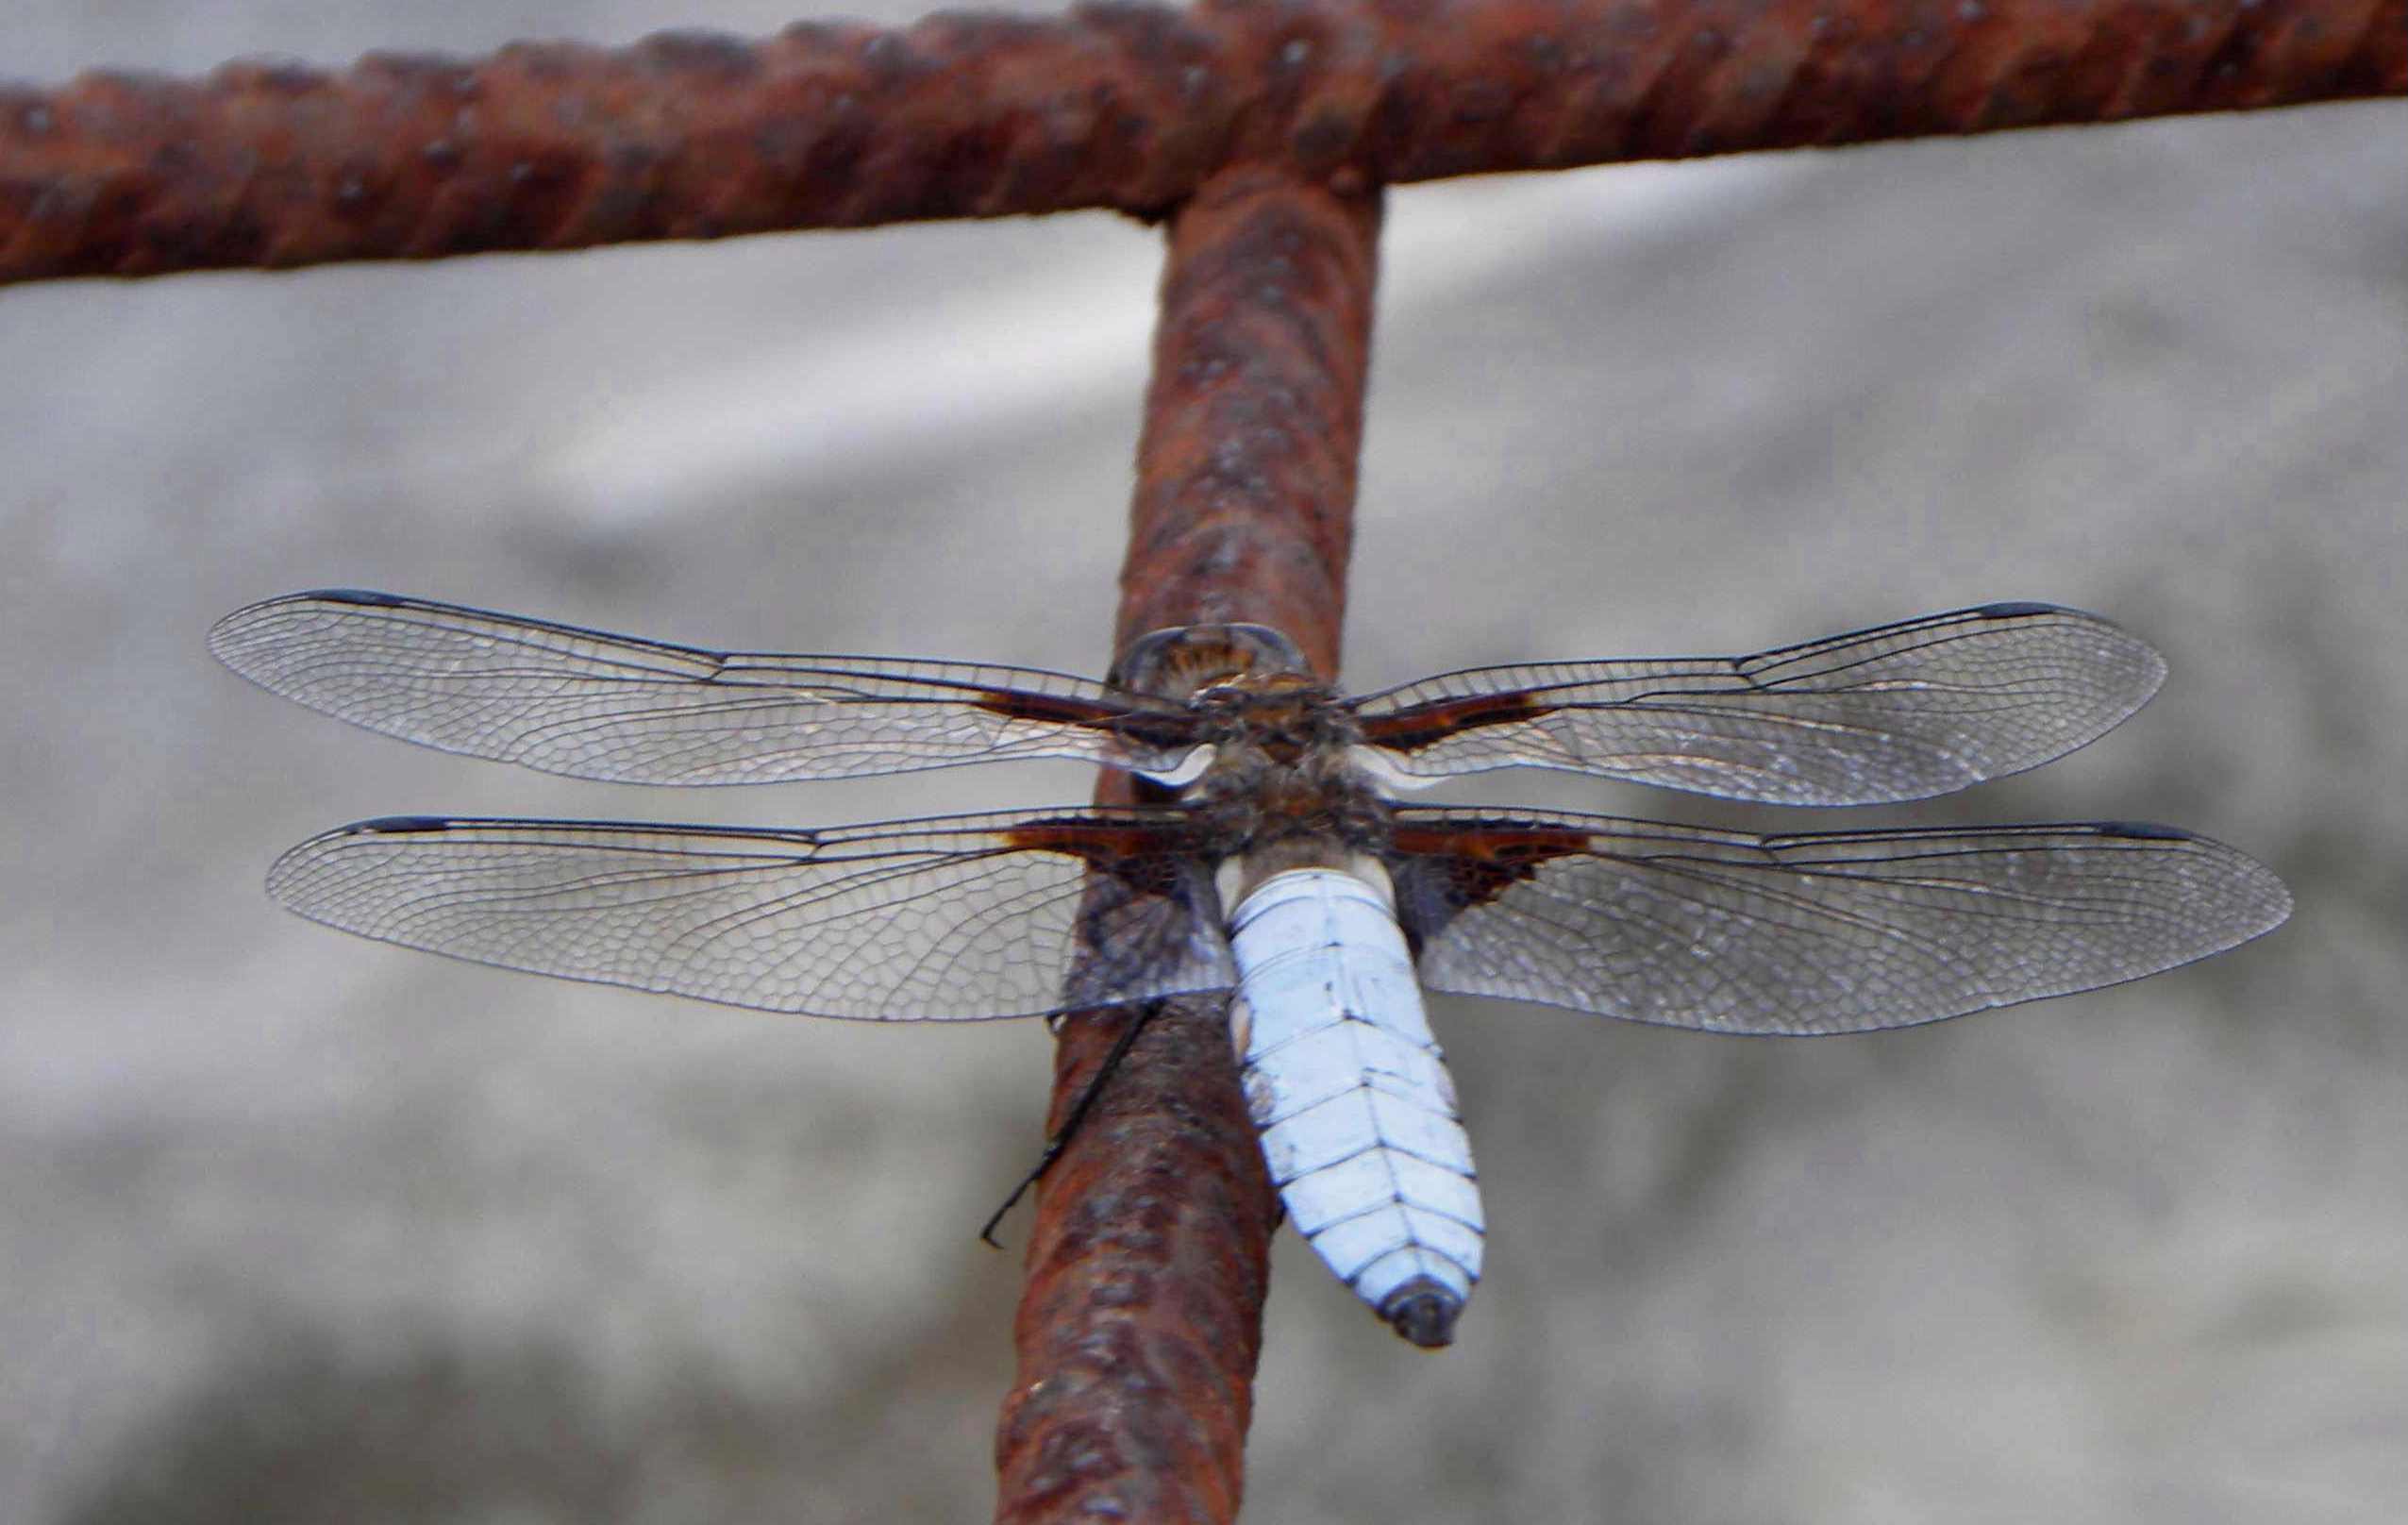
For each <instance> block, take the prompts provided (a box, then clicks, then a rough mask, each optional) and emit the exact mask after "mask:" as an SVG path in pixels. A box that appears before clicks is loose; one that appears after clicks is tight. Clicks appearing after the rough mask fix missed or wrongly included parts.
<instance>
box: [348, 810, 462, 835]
mask: <svg viewBox="0 0 2408 1525" xmlns="http://www.w3.org/2000/svg"><path fill="white" fill-rule="evenodd" d="M449 825H451V820H450V818H449V817H448V816H443V815H379V816H377V817H376V819H375V820H373V821H354V822H352V823H351V824H350V825H349V826H346V827H344V828H343V834H344V835H359V836H366V835H369V834H371V833H374V834H376V835H377V836H397V835H399V834H401V833H403V832H405V831H441V830H443V829H444V828H445V827H447V826H449Z"/></svg>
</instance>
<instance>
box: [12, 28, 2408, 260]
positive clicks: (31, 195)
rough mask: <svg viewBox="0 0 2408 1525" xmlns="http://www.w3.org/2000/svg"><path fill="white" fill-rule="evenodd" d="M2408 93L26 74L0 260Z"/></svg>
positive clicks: (1117, 191) (1830, 31) (857, 48)
mask: <svg viewBox="0 0 2408 1525" xmlns="http://www.w3.org/2000/svg"><path fill="white" fill-rule="evenodd" d="M2400 93H2408V0H1294V3H1286V4H1281V3H1265V0H1209V3H1207V4H1204V5H1202V6H1199V7H1197V8H1195V9H1192V10H1173V9H1165V8H1153V7H1147V6H1137V5H1090V6H1086V7H1082V8H1079V9H1076V10H1073V11H1071V12H1069V13H1068V14H1067V15H1063V16H1047V17H1014V16H1008V15H1001V14H984V13H956V14H946V15H937V16H931V17H929V18H928V19H926V20H924V21H921V22H919V23H916V24H914V25H911V26H907V27H902V28H899V29H894V30H887V29H880V28H874V27H868V26H862V25H852V24H844V23H828V24H807V25H797V26H794V27H792V28H790V29H788V30H786V31H784V32H781V33H779V34H778V35H777V36H775V37H771V38H767V39H764V40H761V41H758V42H750V41H742V40H736V39H729V38H720V37H705V36H694V35H671V36H663V37H657V38H653V39H651V40H649V41H646V42H641V43H638V44H637V45H635V46H633V47H629V48H625V49H616V50H606V49H601V48H593V47H583V46H577V45H573V44H566V43H546V44H520V45H515V46H512V47H508V48H505V49H503V50H502V51H501V52H499V53H496V54H494V55H493V56H492V57H490V58H485V59H441V58H427V57H400V56H379V55H371V56H370V57H368V58H366V59H361V60H360V62H359V63H358V64H356V65H355V66H353V67H352V68H350V69H347V70H341V71H332V72H326V71H318V70H312V69H305V68H301V67H297V66H292V65H282V64H276V65H269V64H236V65H232V66H229V67H227V68H226V69H222V70H220V71H218V72H217V73H215V74H213V75H209V77H207V78H206V79H202V80H198V81H189V80H177V79H167V78H158V77H148V76H140V75H124V74H89V75H83V76H81V77H79V78H77V79H76V80H75V81H74V82H72V83H70V84H68V85H65V86H63V87H61V88H59V89H56V90H38V89H26V88H13V89H0V280H25V279H34V278H41V277H61V276H78V275H121V276H131V275H154V274H159V273H163V272H168V271H176V270H197V269H206V268H221V267H228V266H269V267H281V266H292V265H303V264H312V263H320V262H324V261H327V260H364V259H419V258H434V257H439V256H445V255H459V254H472V253H477V252H479V251H485V250H494V249H563V248H577V247H584V246H589V245H593V244H600V243H626V242H630V241H637V240H647V239H690V238H713V237H720V236H724V235H727V234H735V233H751V232H763V231H768V230H772V229H780V228H804V227H832V226H863V225H867V224H873V223H885V222H895V221H900V220H907V219H915V218H937V217H965V216H995V215H1001V214H1006V213H1015V212H1045V211H1060V210H1064V209H1076V208H1099V207H1100V208H1114V209H1120V210H1122V211H1127V212H1131V213H1135V214H1137V215H1141V216H1147V217H1156V216H1161V215H1164V214H1166V213H1167V212H1168V210H1169V209H1171V208H1172V207H1173V206H1175V205H1177V204H1178V203H1179V202H1181V201H1183V200H1184V199H1186V198H1187V197H1188V196H1189V195H1191V194H1193V193H1195V192H1196V188H1197V187H1199V186H1200V185H1202V184H1203V183H1204V181H1205V180H1206V179H1207V178H1208V177H1209V176H1212V174H1214V173H1215V172H1216V171H1217V170H1218V169H1219V168H1220V167H1222V166H1224V165H1229V164H1235V163H1241V162H1277V163H1283V164H1286V165H1288V166H1290V167H1292V168H1293V169H1295V170H1296V172H1297V173H1298V174H1301V175H1304V176H1308V177H1313V176H1330V175H1339V174H1343V175H1344V176H1346V178H1347V180H1348V181H1349V182H1351V181H1352V180H1355V179H1360V180H1362V181H1363V182H1366V183H1370V184H1385V183H1396V182H1403V181H1411V180H1422V179H1430V178H1435V177H1439V176H1453V175H1468V174H1479V173H1484V172H1492V171H1501V170H1528V169H1541V168H1552V167H1561V166H1565V165H1574V164H1597V163H1605V162H1610V161H1614V160H1622V159H1653V158H1677V157H1683V156H1691V155H1700V154H1713V153H1727V152H1734V151H1738V150H1743V149H1761V148H1781V147H1792V146H1798V145H1802V144H1817V143H1821V144H1830V143H1844V142H1865V141H1868V140H1873V139H1881V138H1901V137H1913V136H1918V135H1926V134H1935V133H1960V132H1980V131H1987V130H1991V129H1995V128H2000V127H2017V126H2035V125H2039V124H2044V123H2078V122H2099V121H2110V120H2116V119H2122V118H2129V117H2141V116H2157V115H2166V114H2170V113H2176V112H2184V111H2210V110H2223V109H2239V108H2249V107H2266V106H2282V105H2290V104H2297V103H2300V102H2306V101H2318V100H2336V99H2345V98H2350V97H2360V96H2370V95H2385V94H2392V95H2396V94H2400Z"/></svg>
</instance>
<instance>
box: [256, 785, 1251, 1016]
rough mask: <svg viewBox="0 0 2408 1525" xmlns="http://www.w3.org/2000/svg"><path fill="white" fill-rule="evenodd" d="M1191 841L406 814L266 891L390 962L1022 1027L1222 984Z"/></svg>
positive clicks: (771, 1005)
mask: <svg viewBox="0 0 2408 1525" xmlns="http://www.w3.org/2000/svg"><path fill="white" fill-rule="evenodd" d="M1187 845H1188V837H1187V828H1186V827H1185V825H1184V824H1183V823H1181V822H1179V821H1178V820H1176V819H1173V818H1171V815H1170V813H1156V812H1148V811H1143V810H1129V811H1121V812H1095V813H1078V814H1060V813H1055V814H1047V813H1040V812H1009V813H993V814H982V815H961V816H941V817H936V818H932V819H928V820H918V821H895V822H888V823H883V824H878V825H872V826H854V827H844V828H840V829H837V830H825V831H800V830H791V831H790V830H770V831H760V830H735V829H732V828H723V827H707V826H644V825H634V824H620V823H612V822H580V821H499V820H489V821H480V820H444V819H439V818H433V817H416V816H409V817H394V818H393V819H389V820H378V821H361V822H360V823H358V824H357V825H353V826H346V827H342V828H339V829H337V830H333V831H329V832H326V834H325V835H323V836H319V837H314V838H312V839H310V840H309V841H308V842H305V843H303V844H301V845H300V846H297V847H294V848H293V850H292V851H291V852H288V853H286V854H285V855H284V856H283V857H282V858H280V859H278V860H277V861H276V866H275V867H274V868H273V869H272V870H270V872H269V874H268V893H269V894H270V895H272V896H274V897H276V899H277V900H279V901H281V902H282V903H283V904H284V905H285V906H287V907H289V908H290V909H292V910H293V911H296V912H298V913H301V914H302V915H305V916H308V917H309V918H310V919H311V920H313V921H322V922H325V923H326V924H327V925H328V926H332V927H340V928H342V929H343V930H345V931H353V932H358V933H360V934H361V935H362V936H367V937H374V938H378V939H380V940H382V941H384V942H388V943H399V944H402V945H404V946H405V947H418V948H425V949H426V950H428V951H429V952H435V953H443V954H446V955H448V956H450V957H452V958H459V959H469V960H473V961H475V962H477V963H480V964H500V965H501V966H503V967H505V968H510V969H525V970H528V971H531V972H533V973H537V974H550V975H560V976H563V977H565V978H567V979H571V980H598V981H600V982H602V983H604V984H611V985H627V986H630V987H632V988H634V989H637V990H653V991H666V992H670V993H673V994H676V995H680V996H693V997H699V998H700V999H703V1000H710V1001H719V1002H722V1003H724V1004H727V1005H730V1006H750V1007H758V1008H761V1009H763V1010H766V1011H773V1012H801V1013H808V1014H812V1015H818V1016H844V1017H861V1018H867V1019H872V1020H882V1021H902V1020H911V1019H913V1018H933V1019H945V1020H952V1019H965V1018H976V1017H990V1016H1034V1015H1039V1014H1049V1013H1053V1012H1060V1011H1068V1010H1075V1009H1078V1008H1081V1007H1087V1006H1102V1005H1112V1004H1115V1003H1118V1002H1122V1001H1133V1000H1143V999H1146V998H1149V997H1156V996H1166V995H1171V994H1174V993H1179V992H1188V991H1207V990H1218V989H1221V988H1223V987H1225V986H1227V985H1229V984H1230V983H1231V982H1232V981H1233V980H1234V979H1235V975H1234V971H1233V967H1232V965H1231V964H1230V960H1229V947H1228V944H1227V942H1226V941H1225V940H1224V938H1223V935H1222V931H1221V923H1220V913H1219V907H1218V902H1217V900H1216V898H1215V897H1214V894H1213V889H1212V876H1211V874H1210V872H1209V871H1208V870H1207V868H1206V867H1205V865H1204V864H1203V863H1202V862H1201V861H1200V860H1198V859H1196V858H1194V857H1191V856H1189V855H1188V854H1187V852H1186V847H1187ZM1082 953H1084V954H1087V955H1089V956H1087V957H1085V958H1083V959H1082V958H1081V956H1080V955H1081V954H1082Z"/></svg>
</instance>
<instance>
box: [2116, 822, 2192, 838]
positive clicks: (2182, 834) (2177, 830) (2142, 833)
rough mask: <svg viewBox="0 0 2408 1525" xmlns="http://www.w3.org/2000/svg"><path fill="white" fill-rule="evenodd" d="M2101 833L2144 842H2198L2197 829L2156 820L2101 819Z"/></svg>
mask: <svg viewBox="0 0 2408 1525" xmlns="http://www.w3.org/2000/svg"><path fill="white" fill-rule="evenodd" d="M2098 830H2099V835H2101V836H2109V837H2133V838H2137V839H2138V840H2140V841H2142V842H2198V841H2199V840H2201V838H2200V837H2199V833H2198V832H2196V831H2185V830H2182V828H2181V827H2179V826H2160V825H2158V824H2157V823H2156V822H2155V821H2100V822H2099V824H2098Z"/></svg>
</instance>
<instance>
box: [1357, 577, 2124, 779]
mask: <svg viewBox="0 0 2408 1525" xmlns="http://www.w3.org/2000/svg"><path fill="white" fill-rule="evenodd" d="M2165 673H2166V665H2165V662H2164V661H2163V660H2162V659H2161V658H2159V656H2158V655H2157V653H2156V652H2154V651H2152V650H2150V649H2149V646H2147V645H2144V644H2143V643H2141V642H2140V641H2138V640H2136V639H2135V638H2133V637H2132V636H2131V635H2129V634H2127V633H2126V632H2125V631H2123V630H2121V629H2119V628H2116V627H2115V626H2114V625H2111V624H2109V623H2108V622H2107V621H2105V620H2102V619H2100V618H2099V617H2098V616H2097V615H2094V614H2085V613H2082V612H2080V611H2078V610H2071V609H2058V608H2055V607H2053V606H2051V605H2048V604H1991V605H1987V606H1984V607H1982V608H1980V609H1966V610H1960V611H1957V612H1954V613H1948V614H1932V615H1929V616H1926V617H1925V618H1922V619H1915V620H1908V621H1906V622H1904V623H1903V624H1898V625H1885V626H1881V627H1880V628H1875V629H1870V630H1860V631H1857V632H1855V633H1853V634H1849V635H1840V636H1833V637H1831V639H1829V640H1825V641H1815V642H1810V643H1808V644H1807V645H1797V646H1784V647H1781V649H1779V650H1776V651H1766V652H1761V653H1759V654H1757V655H1755V656H1752V657H1697V658H1687V659H1678V660H1672V661H1646V662H1564V663H1544V664H1531V665H1525V666H1513V667H1481V668H1474V669H1471V670H1469V671H1466V672H1460V673H1449V674H1447V675H1446V676H1444V677H1440V678H1432V679H1426V680H1424V681H1422V682H1419V683H1414V684H1413V685H1411V686H1409V687H1406V688H1401V689H1395V690H1391V691H1389V692H1387V693H1384V694H1378V695H1368V696H1366V697H1364V698H1363V699H1360V700H1358V701H1356V706H1357V713H1358V714H1359V715H1360V716H1361V717H1362V720H1363V739H1364V741H1365V742H1367V743H1369V744H1370V745H1371V746H1375V747H1377V748H1379V749H1380V752H1379V754H1378V755H1379V756H1380V759H1381V760H1382V761H1383V762H1385V763H1386V764H1387V765H1388V766H1390V767H1393V768H1395V769H1396V770H1397V771H1399V772H1401V773H1403V774H1405V775H1408V776H1411V777H1420V778H1436V777H1442V776H1445V775H1448V774H1456V773H1477V772H1480V771H1481V770H1483V769H1486V768H1501V767H1510V766H1513V765H1515V764H1528V765H1530V766H1533V767H1546V768H1564V769H1568V770H1571V771H1573V772H1578V773H1595V774H1602V775H1604V776H1606V777H1608V778H1614V779H1630V780H1632V781H1634V782H1638V783H1648V784H1660V785H1663V786H1664V787H1665V788H1670V789H1685V790H1689V791H1691V792H1692V793H1696V794H1702V795H1720V796H1725V797H1727V798H1731V799H1748V800H1762V801H1764V802H1766V803H1770V804H1781V805H1870V804H1879V803H1883V802H1887V801H1893V800H1903V799H1922V798H1926V797H1928V796H1932V795H1944V794H1947V793H1948V792H1949V791H1951V790H1956V789H1962V788H1964V787H1965V786H1966V785H1967V784H1971V783H1977V782H1980V781H1981V780H1982V779H1995V778H1998V777H2000V776H2001V775H2004V774H2009V773H2018V772H2021V771H2022V770H2023V769H2025V768H2032V767H2037V766H2039V765H2040V764H2041V763H2046V762H2048V761H2049V760H2050V759H2051V758H2057V757H2062V756H2064V755H2065V753H2067V752H2070V751H2072V750H2073V749H2074V748H2075V747H2078V746H2082V745H2083V744H2084V743H2086V742H2089V741H2091V740H2092V739H2094V738H2096V737H2097V736H2099V735H2100V734H2101V733H2102V732H2104V731H2106V730H2108V729H2111V728H2112V727H2114V726H2115V724H2116V723H2118V722H2119V721H2121V720H2123V719H2124V718H2125V717H2126V716H2127V715H2130V714H2131V713H2132V712H2133V711H2135V710H2137V709H2139V708H2140V707H2141V705H2142V704H2143V703H2145V702H2147V700H2148V698H2149V695H2151V694H2154V693H2155V692H2156V691H2157V685H2158V683H2159V682H2160V681H2161V680H2162V679H2164V677H2165Z"/></svg>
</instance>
